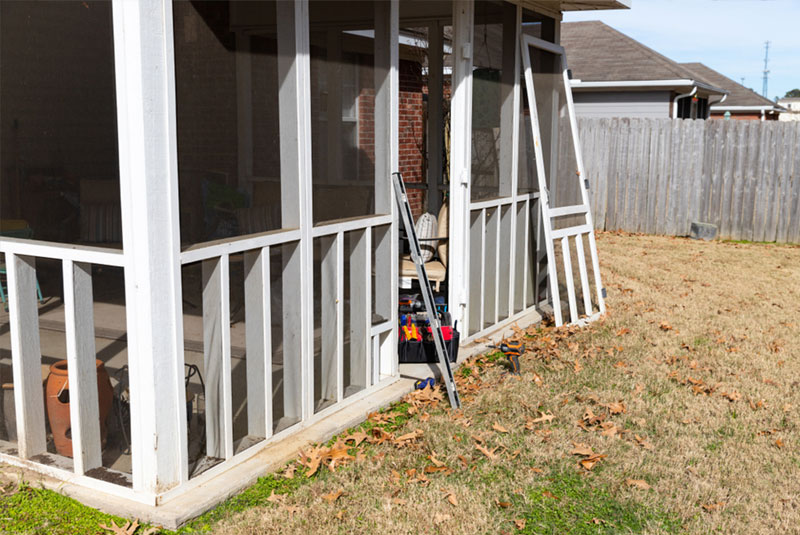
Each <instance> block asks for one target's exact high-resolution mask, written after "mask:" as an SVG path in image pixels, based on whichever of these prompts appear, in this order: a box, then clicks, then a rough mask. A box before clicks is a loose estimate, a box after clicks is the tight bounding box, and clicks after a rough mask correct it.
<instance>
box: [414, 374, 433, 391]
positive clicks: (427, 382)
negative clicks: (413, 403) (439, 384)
mask: <svg viewBox="0 0 800 535" xmlns="http://www.w3.org/2000/svg"><path fill="white" fill-rule="evenodd" d="M426 386H430V387H431V388H433V387H434V386H436V379H434V378H433V377H428V378H426V379H419V380H417V381H415V382H414V388H415V389H417V390H423V389H424V388H425V387H426Z"/></svg>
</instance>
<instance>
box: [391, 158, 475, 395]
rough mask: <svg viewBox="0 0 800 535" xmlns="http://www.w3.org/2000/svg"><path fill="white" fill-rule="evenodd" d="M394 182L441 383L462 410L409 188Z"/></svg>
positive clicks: (397, 175) (395, 177)
mask: <svg viewBox="0 0 800 535" xmlns="http://www.w3.org/2000/svg"><path fill="white" fill-rule="evenodd" d="M391 178H392V183H393V184H394V193H395V195H394V197H395V200H396V201H397V208H398V209H399V210H400V220H401V221H402V222H403V226H404V227H405V229H406V234H407V235H408V242H409V244H410V246H411V247H410V248H411V260H412V261H413V262H414V266H415V267H416V268H417V278H418V279H419V288H420V291H421V293H422V299H423V301H424V302H425V310H426V311H427V313H428V320H429V321H430V322H431V334H432V335H433V343H434V345H435V346H436V354H437V355H438V357H439V367H440V368H441V370H442V380H443V381H444V385H445V386H446V387H447V396H448V397H449V398H450V406H451V407H453V408H454V409H458V408H459V407H461V400H460V399H459V397H458V390H456V380H455V377H453V369H452V368H451V367H450V360H449V359H448V358H447V349H446V346H445V344H444V334H442V322H441V321H440V320H439V315H438V314H437V313H436V304H435V303H434V300H433V291H432V290H431V282H430V280H428V272H427V271H426V270H425V263H424V262H423V261H422V250H421V249H420V246H419V239H417V232H416V230H415V229H414V217H413V216H412V215H411V205H409V204H408V196H407V195H406V185H405V183H404V182H403V175H401V174H400V173H392V176H391Z"/></svg>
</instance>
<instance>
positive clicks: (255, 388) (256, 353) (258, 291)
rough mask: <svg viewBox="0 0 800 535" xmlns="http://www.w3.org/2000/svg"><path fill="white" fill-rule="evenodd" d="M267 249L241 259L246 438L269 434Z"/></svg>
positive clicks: (269, 306)
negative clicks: (242, 267)
mask: <svg viewBox="0 0 800 535" xmlns="http://www.w3.org/2000/svg"><path fill="white" fill-rule="evenodd" d="M269 255H270V249H269V247H264V248H262V249H256V250H253V251H248V252H246V253H245V255H244V273H245V278H244V315H245V344H246V347H247V359H246V362H245V366H246V370H247V434H248V435H251V436H254V437H268V436H270V434H271V433H272V395H271V392H272V321H271V313H272V310H271V294H272V292H271V286H270V266H269V258H270V257H269Z"/></svg>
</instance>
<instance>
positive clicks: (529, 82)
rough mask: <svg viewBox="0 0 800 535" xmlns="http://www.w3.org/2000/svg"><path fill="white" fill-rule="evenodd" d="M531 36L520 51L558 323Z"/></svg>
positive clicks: (525, 38)
mask: <svg viewBox="0 0 800 535" xmlns="http://www.w3.org/2000/svg"><path fill="white" fill-rule="evenodd" d="M528 38H529V36H525V35H522V36H521V39H520V47H521V48H520V53H521V55H522V63H523V65H524V68H525V87H526V91H527V95H528V102H530V103H531V105H530V110H531V128H532V130H533V145H534V153H535V155H536V171H537V177H538V182H539V202H540V205H541V211H542V221H543V225H542V229H543V232H544V242H545V248H546V251H547V258H548V263H547V274H548V279H549V281H550V295H551V297H552V303H553V315H554V317H555V322H556V325H561V324H562V323H563V321H562V317H561V302H560V300H559V299H558V276H557V272H556V266H555V262H553V261H550V260H552V259H554V258H555V253H554V251H553V238H552V237H551V229H550V216H549V214H548V210H549V207H550V204H549V203H550V201H549V194H548V191H547V179H546V175H545V169H544V155H543V150H542V138H541V134H540V131H539V118H538V112H537V109H536V105H535V103H536V94H535V89H534V86H533V72H532V71H531V58H530V50H529V46H530V45H529V44H528V43H531V41H529V39H528Z"/></svg>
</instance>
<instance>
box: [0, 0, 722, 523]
mask: <svg viewBox="0 0 800 535" xmlns="http://www.w3.org/2000/svg"><path fill="white" fill-rule="evenodd" d="M630 3H631V2H630V0H564V1H559V0H546V1H532V0H515V1H513V2H511V1H503V0H492V1H488V0H480V1H479V0H474V1H473V0H457V1H451V0H440V1H419V0H376V1H353V0H294V1H288V0H279V1H268V0H262V1H259V2H252V1H251V2H245V1H241V2H237V1H215V2H204V1H191V2H188V1H178V0H176V1H171V0H138V1H129V0H114V1H112V2H108V1H103V0H97V1H95V0H68V1H67V0H62V1H59V2H0V35H2V47H0V65H2V67H3V76H2V77H0V95H1V96H2V98H0V116H2V117H3V121H2V123H1V124H0V152H1V153H2V161H0V215H1V216H2V219H0V254H2V255H3V258H2V263H3V267H4V268H5V269H4V270H3V271H2V272H1V273H0V275H2V277H0V283H2V284H3V285H4V290H7V293H6V292H4V295H6V296H7V297H8V299H7V304H8V307H7V308H8V314H6V313H5V311H4V309H5V308H6V307H5V306H3V304H5V303H3V304H0V332H2V333H4V334H3V336H0V383H2V384H3V395H2V396H0V405H1V406H0V461H2V462H4V463H10V464H13V465H15V466H20V467H24V468H26V469H28V470H32V471H37V472H39V473H40V474H44V475H45V476H47V478H45V479H44V481H43V484H47V485H48V486H50V487H51V488H57V489H58V490H59V492H63V493H65V494H68V495H70V496H73V497H76V498H78V499H80V500H82V501H84V502H87V503H89V504H90V505H93V506H95V507H99V508H102V509H105V510H106V511H109V512H113V513H115V514H120V515H125V516H128V517H138V518H139V519H142V520H147V521H149V522H151V523H153V524H156V525H165V526H167V527H171V528H174V527H175V526H176V525H178V524H180V523H181V522H185V521H187V520H189V519H191V518H192V517H193V516H195V515H197V514H199V513H200V512H202V511H203V510H206V509H209V508H210V507H212V506H214V505H215V504H216V503H218V502H219V501H221V500H223V499H224V498H226V497H227V496H230V495H231V494H232V493H234V492H236V491H237V490H239V489H241V488H243V487H244V486H246V485H248V484H250V483H252V482H253V481H254V480H255V479H256V478H257V477H258V476H259V475H261V474H263V473H264V472H265V471H267V470H270V469H276V468H277V467H278V466H280V464H281V463H283V462H285V460H286V459H287V458H288V456H291V455H294V454H295V453H296V451H297V448H298V447H302V445H303V444H307V443H308V442H309V441H323V440H326V439H327V438H329V437H330V436H331V435H332V434H333V433H336V432H339V431H340V430H341V429H344V428H346V427H348V426H350V425H355V424H357V423H359V422H360V421H361V420H362V419H363V416H364V415H365V414H367V413H368V412H369V411H372V410H376V409H377V408H378V407H381V406H385V405H386V404H387V403H389V402H390V401H393V400H396V399H399V398H400V397H402V395H404V394H405V393H406V392H407V391H408V390H409V389H410V388H412V386H411V385H413V381H410V380H407V379H406V380H405V382H401V371H402V375H403V376H405V377H406V378H408V377H419V378H424V377H427V376H428V375H429V374H430V373H431V371H430V368H429V367H428V366H422V367H411V368H402V369H401V367H400V363H399V359H398V320H399V317H398V301H399V293H400V290H399V287H398V279H399V277H398V274H399V271H400V266H401V258H402V256H401V255H402V250H401V247H402V244H403V243H404V242H403V240H402V239H401V235H400V223H399V211H398V209H397V207H396V204H395V199H394V195H393V192H392V184H391V181H390V177H391V174H392V173H393V172H397V171H402V172H403V173H404V174H405V175H406V177H408V178H409V179H410V180H413V181H416V182H426V183H427V184H428V186H429V188H428V197H429V199H428V200H429V201H430V202H433V200H435V201H436V202H439V201H441V202H442V208H441V210H440V211H438V212H437V213H438V214H439V216H440V217H441V218H442V219H443V220H444V224H443V225H440V226H439V227H438V229H437V231H436V232H437V234H438V235H437V236H436V238H441V239H440V244H439V245H440V247H437V251H436V254H437V255H439V260H441V264H442V266H443V267H442V270H443V271H444V274H445V277H444V280H443V281H442V287H443V291H442V292H441V293H440V294H439V295H438V296H437V297H441V298H443V299H444V300H445V306H446V307H447V312H448V313H449V314H450V315H451V316H452V318H453V320H454V321H457V322H458V328H459V330H460V331H461V342H462V344H463V351H464V352H467V351H478V350H480V348H482V347H483V346H482V345H481V344H480V343H479V342H480V341H481V340H483V339H485V337H490V336H491V337H493V338H494V339H497V338H500V337H502V336H503V335H504V333H507V332H511V330H512V327H513V326H514V325H515V324H516V325H519V326H520V327H525V326H527V325H530V324H531V323H533V322H536V321H539V320H541V318H542V315H541V313H542V311H543V307H547V306H548V305H551V304H552V298H551V297H550V295H551V291H552V290H553V287H554V286H555V291H554V292H552V293H555V294H556V296H555V298H556V299H558V298H559V296H558V285H557V282H558V281H557V280H556V277H555V276H553V279H548V274H553V275H555V269H554V267H555V266H554V265H553V264H550V265H549V266H547V265H546V263H543V261H542V258H546V255H545V254H544V253H543V250H544V249H545V246H544V237H543V236H544V234H543V231H542V230H541V229H542V226H541V222H540V221H541V211H540V202H542V201H541V200H540V195H539V191H538V189H539V183H540V182H539V180H541V181H544V180H545V178H546V179H548V182H547V184H548V185H550V186H551V188H548V189H552V191H553V192H555V193H554V195H553V198H554V199H558V198H559V197H558V196H557V194H558V193H557V192H558V191H559V189H564V188H559V186H560V185H561V184H567V185H569V184H574V183H575V182H568V181H566V180H565V179H570V180H572V181H576V180H577V178H576V175H575V168H574V167H573V166H572V164H571V163H570V162H572V161H574V160H572V159H570V157H574V156H575V150H574V146H573V145H572V143H573V141H574V138H573V137H569V136H565V135H562V134H564V133H566V132H568V131H569V127H570V125H571V120H572V119H573V117H572V116H567V115H565V114H552V115H551V116H550V117H549V118H548V117H547V114H545V113H542V114H541V115H537V114H529V113H523V114H520V113H519V110H521V109H523V105H524V102H525V98H524V97H523V94H526V87H525V82H523V81H522V80H523V72H522V67H521V66H522V65H523V64H524V63H525V62H524V60H525V59H529V58H530V57H531V56H532V55H534V54H539V55H541V56H542V57H551V58H556V57H558V58H560V56H561V54H562V52H563V50H562V48H561V47H560V46H559V35H560V25H561V23H560V21H561V19H562V12H563V11H569V10H583V9H621V8H628V7H630ZM420 27H422V28H424V29H425V30H424V32H422V33H420V34H419V35H423V36H424V37H425V38H424V39H421V40H420V39H417V40H415V39H412V38H411V37H409V32H407V31H405V30H404V31H403V32H402V35H404V36H405V37H403V38H401V29H408V28H420ZM523 30H524V31H525V32H532V33H535V35H536V36H537V37H538V38H537V39H533V38H531V37H530V36H526V38H525V39H526V42H527V43H528V45H527V48H526V49H525V51H526V54H529V56H527V57H526V56H522V50H523V49H522V47H521V46H520V39H519V37H520V35H521V34H522V33H523ZM446 35H451V36H452V37H451V38H446V37H445V36H446ZM495 35H496V36H497V37H496V38H495V37H491V36H495ZM417 41H420V42H421V43H422V44H423V45H424V47H426V50H425V52H426V55H427V59H424V60H421V59H420V58H419V56H418V52H419V50H417V49H419V48H421V47H420V45H419V44H418V43H417ZM613 54H614V51H612V50H607V51H603V50H602V48H600V49H599V52H596V53H595V54H594V57H595V58H597V59H598V60H602V59H603V58H605V57H606V56H611V55H613ZM448 55H449V56H450V57H449V58H447V57H446V56H448ZM536 57H539V56H536ZM423 67H424V69H423ZM536 67H537V69H538V70H537V72H536V73H535V74H536V81H533V82H531V83H533V85H537V84H540V83H541V84H543V88H544V89H547V90H542V91H540V92H536V102H534V103H531V106H529V107H533V106H536V107H538V108H540V109H542V110H553V109H557V106H558V104H559V102H568V101H569V99H568V96H567V93H566V91H565V90H564V87H563V84H561V85H559V86H557V87H555V88H553V87H552V86H550V85H548V84H550V83H551V82H552V80H559V81H563V79H564V72H563V70H562V68H561V62H560V61H558V62H554V61H547V62H542V64H537V65H536ZM532 77H533V76H530V77H528V78H532ZM675 87H676V88H679V87H683V86H675ZM693 87H694V86H693ZM527 89H531V88H527ZM683 89H688V86H686V87H683ZM665 91H672V90H671V89H669V88H667V89H665ZM703 91H704V93H702V94H706V93H708V91H709V90H708V88H704V89H703ZM531 94H533V92H532V91H531ZM670 98H672V99H673V100H674V98H673V97H670ZM668 101H669V99H668V98H667V97H665V106H666V103H667V102H668ZM424 110H427V111H426V112H425V115H423V111H424ZM520 115H523V117H522V119H524V124H526V126H532V128H526V130H523V129H522V128H520V126H519V125H520V123H521V122H523V121H520V119H521V118H520ZM423 117H426V120H423ZM531 117H536V121H537V122H536V123H531V121H532V120H533V119H531ZM533 125H536V127H533ZM538 125H541V126H542V128H541V129H538ZM534 128H536V131H537V132H539V130H541V132H542V134H541V136H540V137H539V136H538V134H537V137H536V138H535V142H534V140H533V139H531V138H533V137H534V136H533V131H534ZM521 146H523V147H528V146H530V147H534V146H535V147H536V150H535V151H533V152H532V153H529V152H527V149H525V148H521ZM421 151H423V152H424V156H425V157H424V158H422V157H420V154H421ZM530 154H537V157H536V159H535V160H534V159H533V158H532V157H531V156H530ZM545 161H547V162H548V165H547V171H544V164H543V162H545ZM538 173H542V174H543V175H544V174H545V173H546V174H547V176H546V177H545V176H543V175H539V174H538ZM448 177H453V179H452V180H450V179H449V178H448ZM537 179H539V180H537ZM542 183H544V182H542ZM566 189H567V190H570V189H573V190H574V188H566ZM432 199H433V200H432ZM561 208H566V209H570V208H573V209H574V206H573V207H570V206H561ZM575 213H576V212H574V211H567V212H563V213H562V214H561V215H560V216H553V217H561V216H565V215H566V216H568V215H569V214H575ZM578 228H579V229H580V228H583V227H578ZM586 229H591V226H590V225H586V226H585V228H583V230H581V231H580V232H579V233H578V234H577V235H576V234H569V233H567V231H569V230H570V229H564V228H561V229H559V230H557V231H556V232H559V233H561V240H562V244H565V245H569V243H570V242H573V240H572V239H570V238H572V237H573V236H577V239H575V240H574V242H573V243H575V245H574V247H576V248H578V247H582V244H583V243H584V241H583V238H582V236H583V235H585V234H586V233H588V232H589V230H586ZM10 232H13V234H11V233H10ZM578 244H580V245H578ZM592 244H593V242H590V249H594V247H593V245H592ZM577 250H580V249H577ZM566 251H569V249H566ZM562 252H563V251H562ZM448 255H449V258H450V260H451V261H450V262H447V261H446V259H447V257H448ZM564 256H565V257H566V258H569V256H570V253H569V252H566V253H565V254H564ZM596 265H597V264H595V266H596ZM583 280H584V282H583V285H582V286H583V292H584V305H585V308H591V306H590V305H591V304H592V300H590V299H589V297H588V295H589V294H588V285H587V283H586V274H583ZM595 281H597V282H599V274H598V276H597V277H596V278H595ZM39 287H41V289H42V292H43V293H44V297H45V299H44V303H40V299H39V298H37V289H38V288H39ZM548 287H549V290H550V291H548ZM599 290H600V289H599V288H598V295H599V293H600V291H599ZM3 299H4V298H3ZM548 299H549V300H550V303H548ZM570 299H571V301H572V307H571V309H574V310H571V316H572V315H574V316H575V317H576V318H577V308H576V307H575V305H574V294H573V293H572V287H571V286H570ZM4 300H5V299H4ZM598 301H600V302H601V300H600V299H599V298H598ZM587 303H588V305H587ZM463 354H464V353H462V355H463ZM61 359H65V360H66V361H67V367H68V371H67V373H68V380H67V382H63V381H62V383H61V387H60V389H57V390H52V386H53V385H52V384H51V382H50V381H48V385H47V392H48V395H47V397H46V399H45V396H44V395H43V385H42V383H43V379H42V377H43V375H42V371H43V370H44V375H45V376H46V375H47V374H48V370H50V372H51V374H52V375H55V372H56V371H57V370H58V369H59V366H60V369H61V373H62V375H63V365H56V364H57V362H58V361H60V360H61ZM51 366H54V368H51ZM420 374H422V375H421V376H420ZM52 375H51V376H52ZM109 376H110V378H111V379H109ZM112 382H113V387H114V390H115V393H114V396H113V399H114V401H113V402H112V397H111V395H109V394H108V392H109V390H110V388H111V384H112ZM67 385H68V386H67ZM104 393H105V395H104ZM67 404H69V405H67ZM45 407H47V410H46V409H45ZM52 407H55V409H53V408H52ZM112 407H113V410H112ZM109 411H110V412H109ZM55 421H58V423H59V427H56V426H55V425H53V423H54V422H55ZM56 433H58V435H57V437H56ZM37 484H38V481H37ZM427 527H428V526H420V528H421V530H422V531H424V530H425V529H427Z"/></svg>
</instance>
